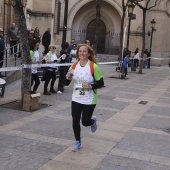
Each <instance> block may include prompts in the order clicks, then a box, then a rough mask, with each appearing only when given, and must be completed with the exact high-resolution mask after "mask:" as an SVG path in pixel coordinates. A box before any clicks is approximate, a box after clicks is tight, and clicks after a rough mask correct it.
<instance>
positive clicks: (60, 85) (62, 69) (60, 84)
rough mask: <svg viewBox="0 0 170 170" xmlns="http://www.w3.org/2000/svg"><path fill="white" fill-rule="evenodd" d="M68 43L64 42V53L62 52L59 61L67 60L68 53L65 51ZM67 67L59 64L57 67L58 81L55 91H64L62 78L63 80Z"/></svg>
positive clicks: (64, 61)
mask: <svg viewBox="0 0 170 170" xmlns="http://www.w3.org/2000/svg"><path fill="white" fill-rule="evenodd" d="M69 47H70V46H69V43H68V42H65V49H64V51H65V54H63V55H62V56H61V57H60V63H66V62H69V55H68V53H67V51H68V48H69ZM67 69H68V67H67V66H60V67H59V73H60V74H59V81H58V88H57V93H63V92H64V80H65V75H66V70H67Z"/></svg>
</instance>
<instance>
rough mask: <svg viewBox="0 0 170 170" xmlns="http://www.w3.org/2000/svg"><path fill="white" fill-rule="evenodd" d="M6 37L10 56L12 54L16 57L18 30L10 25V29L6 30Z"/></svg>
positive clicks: (13, 25) (13, 24)
mask: <svg viewBox="0 0 170 170" xmlns="http://www.w3.org/2000/svg"><path fill="white" fill-rule="evenodd" d="M8 37H9V41H10V49H11V55H13V54H14V56H15V57H17V43H18V39H19V37H18V29H17V28H16V26H15V23H12V25H11V28H10V29H9V30H8Z"/></svg>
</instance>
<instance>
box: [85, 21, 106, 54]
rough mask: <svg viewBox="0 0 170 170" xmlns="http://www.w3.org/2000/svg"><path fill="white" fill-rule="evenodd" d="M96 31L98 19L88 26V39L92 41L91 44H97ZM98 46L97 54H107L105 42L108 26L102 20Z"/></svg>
mask: <svg viewBox="0 0 170 170" xmlns="http://www.w3.org/2000/svg"><path fill="white" fill-rule="evenodd" d="M95 31H96V19H94V20H92V21H91V22H90V23H89V24H88V26H87V32H86V39H88V40H90V42H91V44H94V43H95V42H94V41H95ZM97 36H98V45H97V53H101V54H102V53H105V41H106V25H105V23H104V22H103V21H102V20H101V19H100V20H99V28H98V35H97Z"/></svg>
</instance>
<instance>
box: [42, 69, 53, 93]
mask: <svg viewBox="0 0 170 170" xmlns="http://www.w3.org/2000/svg"><path fill="white" fill-rule="evenodd" d="M50 80H51V84H50V90H53V89H54V83H55V81H56V72H55V70H53V71H50V70H47V71H46V73H45V83H44V92H47V88H48V84H49V82H50Z"/></svg>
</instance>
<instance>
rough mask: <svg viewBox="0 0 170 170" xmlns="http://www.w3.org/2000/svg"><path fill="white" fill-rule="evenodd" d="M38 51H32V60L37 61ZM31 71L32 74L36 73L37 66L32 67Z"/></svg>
mask: <svg viewBox="0 0 170 170" xmlns="http://www.w3.org/2000/svg"><path fill="white" fill-rule="evenodd" d="M39 57H40V55H39V52H38V51H34V55H33V58H32V62H37V61H39ZM32 73H33V74H36V73H37V67H33V68H32Z"/></svg>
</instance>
